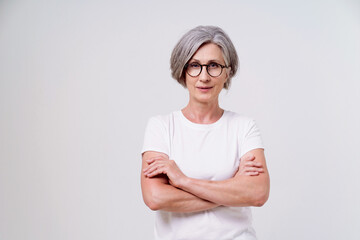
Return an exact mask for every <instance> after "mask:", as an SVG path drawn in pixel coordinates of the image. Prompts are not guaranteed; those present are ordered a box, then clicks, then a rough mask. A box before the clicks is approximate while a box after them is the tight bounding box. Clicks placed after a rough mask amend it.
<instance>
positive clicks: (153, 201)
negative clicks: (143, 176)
mask: <svg viewBox="0 0 360 240" xmlns="http://www.w3.org/2000/svg"><path fill="white" fill-rule="evenodd" d="M156 196H158V195H157V194H156V192H154V189H152V191H151V192H148V193H147V194H145V195H144V196H143V199H144V203H145V205H146V206H148V208H150V209H151V210H152V211H157V210H160V209H161V203H160V199H158V198H157V197H156Z"/></svg>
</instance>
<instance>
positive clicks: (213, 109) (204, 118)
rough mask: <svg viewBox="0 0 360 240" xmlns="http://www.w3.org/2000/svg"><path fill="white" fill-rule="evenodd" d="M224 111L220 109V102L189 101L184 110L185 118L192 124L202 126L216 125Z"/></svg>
mask: <svg viewBox="0 0 360 240" xmlns="http://www.w3.org/2000/svg"><path fill="white" fill-rule="evenodd" d="M223 112H224V110H223V109H221V108H220V107H219V102H218V101H216V102H213V103H200V102H193V101H189V103H188V105H187V106H186V107H185V108H183V109H182V113H183V114H184V116H185V117H186V118H187V119H189V120H190V121H191V122H194V123H200V124H210V123H214V122H216V121H217V120H219V119H220V118H221V116H222V115H223Z"/></svg>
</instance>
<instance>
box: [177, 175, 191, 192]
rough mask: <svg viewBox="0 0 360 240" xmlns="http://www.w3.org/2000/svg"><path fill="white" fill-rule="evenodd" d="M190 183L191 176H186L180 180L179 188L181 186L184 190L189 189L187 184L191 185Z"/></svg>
mask: <svg viewBox="0 0 360 240" xmlns="http://www.w3.org/2000/svg"><path fill="white" fill-rule="evenodd" d="M189 184H191V178H189V177H187V176H184V177H183V178H182V179H181V181H180V182H179V186H178V188H181V189H183V190H184V189H187V186H189Z"/></svg>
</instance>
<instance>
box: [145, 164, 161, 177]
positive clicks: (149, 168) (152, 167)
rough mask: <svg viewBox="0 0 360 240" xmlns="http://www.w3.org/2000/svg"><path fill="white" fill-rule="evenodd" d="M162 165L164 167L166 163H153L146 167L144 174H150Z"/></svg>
mask: <svg viewBox="0 0 360 240" xmlns="http://www.w3.org/2000/svg"><path fill="white" fill-rule="evenodd" d="M161 167H164V165H163V164H152V165H150V166H149V167H148V168H147V169H146V171H144V174H145V175H148V174H149V173H151V172H153V171H155V170H156V169H159V168H161Z"/></svg>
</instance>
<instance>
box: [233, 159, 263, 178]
mask: <svg viewBox="0 0 360 240" xmlns="http://www.w3.org/2000/svg"><path fill="white" fill-rule="evenodd" d="M263 172H264V169H263V166H262V164H261V163H259V162H257V161H255V156H254V155H252V154H250V153H248V154H245V155H244V156H243V157H242V158H241V159H240V165H239V169H238V171H237V173H236V175H243V176H244V175H245V176H258V175H259V174H260V173H263Z"/></svg>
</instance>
